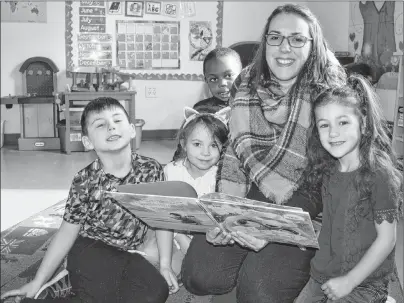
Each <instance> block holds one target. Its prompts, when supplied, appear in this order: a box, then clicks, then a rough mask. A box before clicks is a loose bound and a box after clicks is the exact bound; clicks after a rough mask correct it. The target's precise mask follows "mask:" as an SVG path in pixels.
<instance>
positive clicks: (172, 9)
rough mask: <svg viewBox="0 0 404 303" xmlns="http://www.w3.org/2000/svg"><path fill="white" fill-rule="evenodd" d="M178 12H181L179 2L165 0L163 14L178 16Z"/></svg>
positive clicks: (172, 16)
mask: <svg viewBox="0 0 404 303" xmlns="http://www.w3.org/2000/svg"><path fill="white" fill-rule="evenodd" d="M178 12H179V7H178V4H177V3H175V2H163V3H162V9H161V14H162V15H163V16H167V17H171V18H177V17H178Z"/></svg>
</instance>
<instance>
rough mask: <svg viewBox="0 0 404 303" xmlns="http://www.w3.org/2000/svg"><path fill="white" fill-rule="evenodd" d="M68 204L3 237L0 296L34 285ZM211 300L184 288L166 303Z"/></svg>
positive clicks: (11, 230)
mask: <svg viewBox="0 0 404 303" xmlns="http://www.w3.org/2000/svg"><path fill="white" fill-rule="evenodd" d="M65 203H66V202H65V200H62V201H60V202H58V203H56V204H55V205H53V206H51V207H49V208H47V209H45V210H43V211H41V212H40V213H38V214H36V215H33V216H32V217H30V218H28V219H26V220H24V221H22V222H20V223H18V224H16V225H14V226H13V227H11V228H9V229H7V230H5V231H3V232H2V233H1V293H4V292H6V291H8V290H11V289H15V288H19V287H21V286H22V285H24V284H25V283H28V282H29V281H31V280H32V279H33V278H34V277H35V274H36V272H37V270H38V268H39V265H40V264H41V262H42V258H43V256H44V255H45V252H46V249H47V247H48V245H49V243H50V242H51V239H52V236H53V235H54V234H55V233H56V231H57V230H58V228H59V226H60V224H61V223H62V220H63V214H64V208H65ZM210 302H212V296H205V297H199V296H195V295H192V294H190V293H189V292H188V291H186V290H185V288H184V287H181V289H180V290H179V291H178V292H177V293H176V294H174V295H171V296H170V297H169V298H168V300H167V303H210Z"/></svg>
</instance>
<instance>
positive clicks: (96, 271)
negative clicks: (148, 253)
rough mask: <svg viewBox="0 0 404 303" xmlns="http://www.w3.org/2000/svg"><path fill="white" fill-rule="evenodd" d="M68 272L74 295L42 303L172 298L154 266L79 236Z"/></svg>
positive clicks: (147, 302)
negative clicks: (169, 296)
mask: <svg viewBox="0 0 404 303" xmlns="http://www.w3.org/2000/svg"><path fill="white" fill-rule="evenodd" d="M67 270H68V271H69V277H70V282H71V284H72V292H73V293H74V295H73V296H71V297H69V298H58V299H53V300H52V299H49V300H48V299H45V300H40V301H39V302H49V303H50V302H60V303H62V302H86V303H87V302H91V303H93V302H94V303H104V302H105V303H111V302H114V303H115V302H116V303H117V302H119V303H126V302H136V303H164V302H165V301H166V300H167V298H168V285H167V283H166V281H165V280H164V278H163V277H162V276H161V275H160V273H159V272H158V271H157V269H156V268H155V267H154V266H153V265H152V264H151V263H149V262H148V261H147V260H146V259H145V258H143V257H142V256H141V255H139V254H130V253H128V252H124V251H120V250H118V249H117V248H115V247H112V246H110V245H107V244H105V243H103V242H101V241H96V240H92V239H89V238H85V237H81V236H79V237H78V238H77V240H76V242H75V243H74V245H73V247H72V249H71V250H70V252H69V254H68V258H67ZM22 302H24V303H26V302H38V301H37V300H34V299H24V300H23V301H22Z"/></svg>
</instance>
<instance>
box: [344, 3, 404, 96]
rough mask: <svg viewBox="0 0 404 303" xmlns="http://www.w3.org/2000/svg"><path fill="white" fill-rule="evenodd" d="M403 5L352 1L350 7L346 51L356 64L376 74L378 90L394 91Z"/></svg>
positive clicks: (401, 30) (401, 38)
mask: <svg viewBox="0 0 404 303" xmlns="http://www.w3.org/2000/svg"><path fill="white" fill-rule="evenodd" d="M403 6H404V4H403V2H395V1H366V2H362V1H354V2H351V3H350V20H349V38H348V39H349V40H348V47H349V51H350V53H351V54H354V56H355V62H364V63H367V64H368V65H370V66H371V68H372V70H373V71H374V72H375V78H376V79H375V81H376V82H377V87H378V88H385V89H395V88H397V82H398V64H399V60H398V57H397V56H395V55H394V53H395V52H403V51H404V45H403Z"/></svg>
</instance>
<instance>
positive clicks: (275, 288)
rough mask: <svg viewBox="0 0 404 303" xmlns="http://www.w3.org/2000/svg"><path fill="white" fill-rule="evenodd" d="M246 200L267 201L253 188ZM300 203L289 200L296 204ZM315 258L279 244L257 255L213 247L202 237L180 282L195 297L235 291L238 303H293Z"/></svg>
mask: <svg viewBox="0 0 404 303" xmlns="http://www.w3.org/2000/svg"><path fill="white" fill-rule="evenodd" d="M247 198H251V199H255V200H261V201H265V199H266V198H265V197H264V196H263V195H262V194H260V192H259V191H258V189H257V188H256V187H255V189H254V188H253V192H252V191H250V193H249V195H248V196H247ZM301 199H303V197H301V196H299V195H295V197H294V198H292V200H294V201H295V202H296V204H299V201H298V200H301ZM309 202H310V201H309ZM302 204H303V203H302ZM320 206H321V205H320ZM314 207H316V206H314ZM320 211H321V207H319V208H318V210H317V211H314V212H316V213H313V216H316V215H317V214H318V213H319V212H320ZM314 254H315V250H314V249H310V248H308V249H307V250H305V251H302V250H300V249H299V248H298V247H297V246H293V245H286V244H278V243H269V244H268V245H267V246H266V247H264V248H263V249H262V250H260V251H259V252H254V251H252V250H249V249H245V248H242V247H240V246H239V245H238V244H234V245H228V246H214V245H212V244H210V243H208V242H207V241H206V237H205V235H195V236H194V238H193V239H192V241H191V245H190V247H189V249H188V252H187V254H186V256H185V258H184V260H183V263H182V282H183V283H184V286H185V288H186V289H187V290H188V291H190V292H191V293H193V294H196V295H209V294H210V295H219V294H225V293H228V292H230V291H231V290H232V289H233V288H234V287H237V302H238V303H261V302H262V303H264V302H265V303H292V302H293V300H294V299H295V298H296V297H297V296H298V295H299V293H300V291H301V290H302V289H303V287H304V285H305V284H306V283H307V281H308V280H309V277H310V275H309V272H310V260H311V259H312V258H313V256H314Z"/></svg>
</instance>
